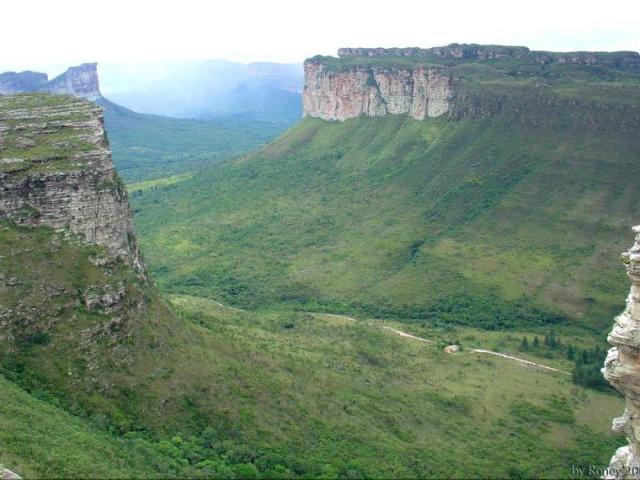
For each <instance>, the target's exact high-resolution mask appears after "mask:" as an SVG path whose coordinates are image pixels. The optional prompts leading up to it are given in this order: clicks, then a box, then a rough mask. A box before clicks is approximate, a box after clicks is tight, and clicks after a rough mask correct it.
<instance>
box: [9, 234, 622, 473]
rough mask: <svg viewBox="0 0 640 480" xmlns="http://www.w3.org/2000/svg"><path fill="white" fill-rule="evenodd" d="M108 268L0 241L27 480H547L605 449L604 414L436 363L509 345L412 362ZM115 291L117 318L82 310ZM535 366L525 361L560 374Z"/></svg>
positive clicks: (480, 371)
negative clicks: (499, 479)
mask: <svg viewBox="0 0 640 480" xmlns="http://www.w3.org/2000/svg"><path fill="white" fill-rule="evenodd" d="M103 254H104V252H103V251H102V250H101V249H100V248H98V247H93V246H88V245H84V244H83V243H81V242H79V241H78V240H77V239H75V238H73V237H71V236H69V235H66V234H65V233H64V232H54V231H51V230H49V229H46V228H16V227H15V226H14V225H12V224H8V223H5V224H2V228H0V255H1V256H2V258H3V263H2V270H1V273H2V277H1V278H2V288H1V289H0V301H1V302H2V303H1V305H2V312H3V314H6V312H11V315H10V317H8V318H9V323H8V324H7V323H6V322H7V317H3V318H2V321H3V322H4V323H3V330H2V336H1V337H0V345H1V346H2V349H1V350H0V352H1V353H0V369H1V372H0V373H1V374H2V375H1V376H0V400H1V401H0V427H1V428H0V432H1V433H0V442H1V445H2V448H1V449H0V462H2V463H4V464H5V465H6V466H7V467H9V468H11V469H12V470H15V471H18V472H19V473H24V474H25V475H26V476H47V477H73V476H75V477H82V478H87V477H110V478H112V477H131V476H136V477H137V476H144V475H146V476H151V477H158V476H161V477H172V476H178V477H183V478H184V477H189V478H193V477H199V476H200V477H212V476H213V477H225V478H247V477H254V476H259V477H262V478H274V477H285V478H291V477H312V478H317V477H319V476H326V477H330V478H335V477H338V476H339V477H348V478H360V477H362V476H367V477H385V478H386V477H425V476H435V477H444V476H446V477H451V476H455V477H465V478H466V477H469V476H478V477H494V476H507V475H511V476H518V475H528V476H533V477H540V476H548V477H558V476H564V475H568V468H569V467H568V465H572V464H577V465H589V464H595V465H601V464H605V463H606V461H607V460H608V457H609V456H610V452H611V451H613V450H614V448H615V446H616V444H617V443H618V440H619V439H617V438H616V437H614V436H613V435H612V434H611V433H610V432H609V419H610V418H611V417H612V416H614V415H615V414H617V413H618V412H619V411H621V409H622V402H621V400H620V399H619V398H617V397H615V396H613V395H611V394H608V393H600V392H594V391H589V390H585V389H583V388H581V387H577V386H574V385H573V384H572V383H571V379H570V377H569V376H568V375H565V374H562V373H549V372H544V371H538V370H534V369H528V368H525V367H523V366H521V365H520V364H518V363H516V362H512V361H510V360H507V359H502V358H493V357H486V356H482V355H479V354H476V353H473V352H472V351H463V352H462V353H461V354H458V355H448V354H445V353H443V352H442V350H441V348H440V347H439V346H441V344H442V343H443V342H449V341H458V342H461V343H462V345H463V346H465V347H467V346H469V347H472V346H473V347H489V348H492V346H493V345H499V347H500V348H502V349H503V350H505V351H509V349H511V348H514V346H515V345H516V344H517V343H518V341H519V337H516V338H514V337H512V336H511V335H509V334H502V333H488V332H476V331H473V330H470V329H461V330H459V331H458V330H452V329H450V328H449V329H446V330H441V329H433V328H429V327H422V328H421V329H420V330H419V331H415V333H418V334H420V335H424V336H428V337H429V338H431V339H433V340H434V341H435V343H433V344H430V343H429V344H427V343H424V342H419V341H415V340H411V339H408V338H405V337H402V336H399V335H397V334H395V333H393V332H392V331H389V330H385V329H383V328H381V323H380V321H376V322H370V323H360V322H354V321H352V320H349V319H345V318H338V317H334V316H326V315H312V314H303V313H287V312H286V311H281V312H278V311H276V312H271V313H269V312H264V313H252V312H244V311H240V310H237V309H233V308H229V307H223V306H220V305H219V304H217V303H215V302H213V301H210V300H205V299H198V298H194V297H188V296H177V297H173V298H172V303H173V304H174V306H173V307H168V306H166V305H165V304H164V302H163V301H162V300H161V299H160V298H158V297H157V294H156V293H155V292H154V290H153V288H151V287H149V286H147V285H145V284H144V283H141V280H140V279H139V278H137V277H136V276H134V275H133V274H132V273H131V271H130V270H129V269H128V267H126V266H125V265H123V264H121V263H118V262H115V263H109V262H107V263H105V261H104V257H103ZM121 285H122V286H124V288H125V291H126V295H125V297H124V303H123V307H122V309H120V310H117V311H100V309H97V310H96V309H95V307H94V308H90V307H88V306H87V302H86V299H87V298H88V297H89V298H95V297H92V296H91V294H92V293H93V294H95V293H98V292H101V293H105V292H108V291H111V287H112V286H116V287H119V286H121ZM87 294H89V295H87ZM387 325H388V326H392V327H394V328H402V327H399V325H398V324H397V323H393V322H388V323H387ZM563 341H564V342H565V343H567V342H569V341H573V342H575V341H576V339H570V338H568V337H563ZM578 341H579V339H578ZM549 353H550V352H547V351H544V350H540V351H537V350H532V351H531V352H530V353H529V354H528V355H529V358H531V359H532V360H534V361H538V362H542V363H547V364H551V365H553V366H556V367H558V368H560V369H567V368H569V364H568V363H567V362H566V361H565V360H562V359H561V358H556V357H553V358H546V359H545V358H544V356H546V355H547V354H549Z"/></svg>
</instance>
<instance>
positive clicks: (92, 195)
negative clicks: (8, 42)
mask: <svg viewBox="0 0 640 480" xmlns="http://www.w3.org/2000/svg"><path fill="white" fill-rule="evenodd" d="M0 217H5V218H10V219H11V220H13V221H15V222H16V223H17V224H19V225H27V226H36V225H47V226H50V227H53V228H56V229H63V228H64V229H69V230H71V231H72V232H73V233H75V234H77V235H79V236H81V237H82V238H84V239H85V240H86V241H87V242H90V243H95V244H99V245H102V246H104V247H106V249H107V250H108V251H109V252H110V253H111V254H112V255H113V256H116V257H122V258H124V259H126V260H128V261H129V262H130V263H131V264H132V265H134V266H135V267H136V269H137V270H138V271H139V272H141V273H143V274H144V270H145V269H144V266H143V263H142V261H141V259H140V255H139V253H138V247H137V244H136V237H135V234H134V229H133V221H132V216H131V212H130V210H129V204H128V201H127V193H126V190H125V188H124V186H123V185H122V183H121V182H120V180H119V178H118V176H117V175H116V172H115V170H114V167H113V163H112V160H111V151H110V150H109V146H108V143H107V140H106V137H105V133H104V127H103V116H102V110H101V109H100V108H99V107H98V106H96V105H95V104H93V103H90V102H87V101H84V100H79V99H75V98H71V97H66V96H65V97H56V96H47V97H42V96H37V95H33V96H30V95H20V96H0Z"/></svg>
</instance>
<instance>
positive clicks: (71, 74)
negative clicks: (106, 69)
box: [0, 63, 102, 101]
mask: <svg viewBox="0 0 640 480" xmlns="http://www.w3.org/2000/svg"><path fill="white" fill-rule="evenodd" d="M35 92H44V93H52V94H55V95H73V96H74V97H80V98H86V99H87V100H93V101H95V100H98V99H100V98H101V97H102V95H101V94H100V84H99V82H98V64H96V63H83V64H82V65H80V66H77V67H71V68H69V69H67V71H66V72H64V73H62V74H60V75H58V76H57V77H55V78H54V79H53V80H50V81H49V80H48V77H47V74H46V73H38V72H21V73H16V72H6V73H3V74H0V94H4V95H9V94H15V93H35Z"/></svg>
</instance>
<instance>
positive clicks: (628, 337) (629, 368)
mask: <svg viewBox="0 0 640 480" xmlns="http://www.w3.org/2000/svg"><path fill="white" fill-rule="evenodd" d="M634 231H635V232H636V234H637V235H636V241H635V244H634V245H633V247H631V249H630V250H629V251H628V252H626V253H624V254H623V256H622V259H623V262H624V263H625V266H626V269H627V274H628V275H629V278H630V279H631V290H630V292H629V296H628V297H627V305H626V308H625V310H624V311H623V312H622V313H621V314H620V315H618V317H616V319H615V323H614V326H613V330H611V333H610V334H609V337H608V341H609V343H610V344H611V345H612V346H613V348H611V350H609V353H608V354H607V359H606V360H605V365H604V368H603V373H604V376H605V378H606V379H607V380H608V381H609V382H610V383H611V385H613V386H614V387H615V388H616V389H617V390H618V391H619V392H620V393H622V395H624V398H625V402H626V404H625V411H624V414H623V415H622V417H619V418H616V419H615V420H614V421H613V430H614V431H615V432H618V433H624V434H625V435H626V437H627V439H628V440H629V444H628V445H626V446H624V447H621V448H619V449H618V450H617V451H616V453H615V454H614V456H613V458H612V459H611V464H610V466H609V469H608V471H607V474H606V475H605V478H640V226H637V227H634Z"/></svg>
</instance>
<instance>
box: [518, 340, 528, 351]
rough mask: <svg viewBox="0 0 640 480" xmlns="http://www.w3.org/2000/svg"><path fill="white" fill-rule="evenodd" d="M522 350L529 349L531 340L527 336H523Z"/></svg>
mask: <svg viewBox="0 0 640 480" xmlns="http://www.w3.org/2000/svg"><path fill="white" fill-rule="evenodd" d="M520 350H523V351H525V352H526V351H527V350H529V340H527V337H522V342H521V343H520Z"/></svg>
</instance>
